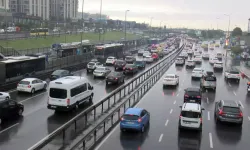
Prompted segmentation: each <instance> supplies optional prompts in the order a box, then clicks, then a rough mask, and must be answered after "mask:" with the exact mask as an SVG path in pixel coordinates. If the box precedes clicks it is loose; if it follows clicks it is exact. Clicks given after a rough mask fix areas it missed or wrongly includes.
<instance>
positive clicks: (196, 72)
mask: <svg viewBox="0 0 250 150" xmlns="http://www.w3.org/2000/svg"><path fill="white" fill-rule="evenodd" d="M203 71H204V70H203V69H201V68H194V70H193V71H192V75H191V77H192V79H193V78H201V77H202V76H203Z"/></svg>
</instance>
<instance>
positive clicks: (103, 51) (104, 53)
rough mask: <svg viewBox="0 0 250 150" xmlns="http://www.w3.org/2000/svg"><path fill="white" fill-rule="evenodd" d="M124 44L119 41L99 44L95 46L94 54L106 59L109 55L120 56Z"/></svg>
mask: <svg viewBox="0 0 250 150" xmlns="http://www.w3.org/2000/svg"><path fill="white" fill-rule="evenodd" d="M123 48H124V45H123V44H120V43H112V44H100V45H97V46H95V52H94V54H95V56H96V57H97V58H103V59H106V58H107V57H109V56H114V57H117V58H119V57H122V56H123Z"/></svg>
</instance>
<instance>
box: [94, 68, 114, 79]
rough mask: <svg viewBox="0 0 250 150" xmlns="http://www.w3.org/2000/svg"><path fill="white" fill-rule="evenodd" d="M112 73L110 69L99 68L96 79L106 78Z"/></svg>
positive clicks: (95, 75) (95, 74) (95, 73)
mask: <svg viewBox="0 0 250 150" xmlns="http://www.w3.org/2000/svg"><path fill="white" fill-rule="evenodd" d="M110 72H111V70H110V69H109V68H108V67H97V68H96V69H95V70H94V72H93V75H94V78H96V77H106V76H107V75H108V74H109V73H110Z"/></svg>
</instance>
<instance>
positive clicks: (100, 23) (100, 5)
mask: <svg viewBox="0 0 250 150" xmlns="http://www.w3.org/2000/svg"><path fill="white" fill-rule="evenodd" d="M100 27H102V0H101V4H100ZM102 30H103V29H102ZM100 40H101V30H100V28H99V41H100Z"/></svg>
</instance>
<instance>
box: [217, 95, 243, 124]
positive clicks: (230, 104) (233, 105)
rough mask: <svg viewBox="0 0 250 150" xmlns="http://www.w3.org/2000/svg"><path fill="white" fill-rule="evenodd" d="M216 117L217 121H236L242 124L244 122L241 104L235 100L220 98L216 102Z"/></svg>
mask: <svg viewBox="0 0 250 150" xmlns="http://www.w3.org/2000/svg"><path fill="white" fill-rule="evenodd" d="M214 119H215V121H216V123H219V122H228V123H236V124H239V125H240V126H241V125H242V123H243V113H242V110H241V105H240V104H238V103H237V102H236V101H234V100H220V101H218V102H215V108H214Z"/></svg>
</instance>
